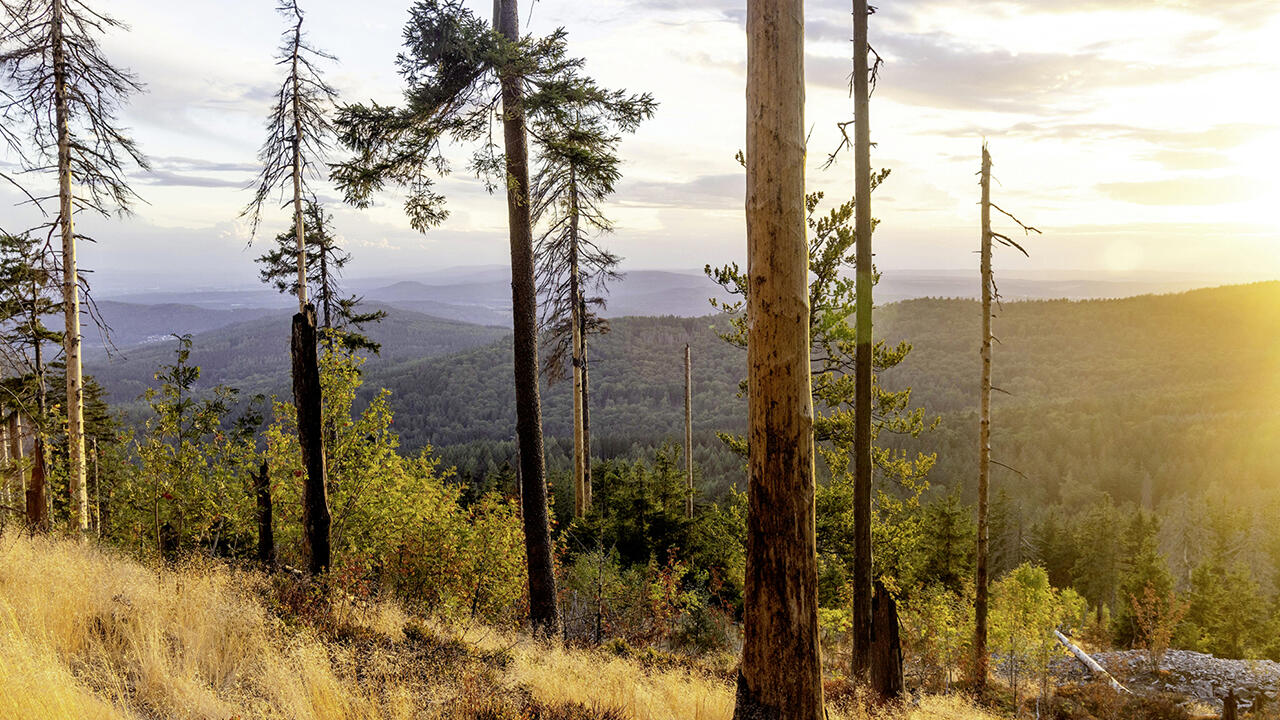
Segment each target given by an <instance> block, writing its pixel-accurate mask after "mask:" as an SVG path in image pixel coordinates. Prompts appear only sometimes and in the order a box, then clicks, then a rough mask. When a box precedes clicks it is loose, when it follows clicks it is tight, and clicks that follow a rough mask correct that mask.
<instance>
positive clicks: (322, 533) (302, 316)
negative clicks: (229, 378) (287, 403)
mask: <svg viewBox="0 0 1280 720" xmlns="http://www.w3.org/2000/svg"><path fill="white" fill-rule="evenodd" d="M316 340H317V337H316V308H315V306H314V305H311V304H309V303H308V304H307V306H306V309H305V310H304V311H303V312H300V313H298V314H296V315H294V316H293V341H292V344H291V350H292V355H293V404H294V407H295V408H297V411H298V444H299V445H300V446H301V448H302V464H303V467H304V468H305V470H304V475H303V479H302V527H303V544H304V547H305V548H306V554H307V569H308V570H309V571H310V572H311V574H312V575H319V574H321V573H324V572H325V571H327V570H328V569H329V523H330V517H329V494H328V489H327V486H326V482H325V466H324V433H323V430H322V428H321V424H322V419H321V414H320V362H319V359H318V358H317V356H316Z"/></svg>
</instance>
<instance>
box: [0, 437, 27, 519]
mask: <svg viewBox="0 0 1280 720" xmlns="http://www.w3.org/2000/svg"><path fill="white" fill-rule="evenodd" d="M11 438H12V433H10V432H9V425H8V423H7V422H6V423H3V424H0V473H3V479H0V505H3V506H4V513H5V515H9V514H10V512H11V510H10V508H11V507H12V498H11V497H10V496H11V494H12V493H11V490H12V489H13V487H14V486H15V485H17V484H18V473H19V472H20V468H21V467H22V466H21V465H20V464H18V463H17V462H12V463H11V462H10V457H9V447H10V446H11V445H12V443H13V440H12V439H11Z"/></svg>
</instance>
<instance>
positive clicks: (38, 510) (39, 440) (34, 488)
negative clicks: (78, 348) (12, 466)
mask: <svg viewBox="0 0 1280 720" xmlns="http://www.w3.org/2000/svg"><path fill="white" fill-rule="evenodd" d="M32 344H33V345H34V349H33V353H34V357H35V368H36V414H37V415H38V416H39V419H38V421H37V422H35V423H32V427H31V437H32V440H33V441H34V442H33V443H32V448H31V482H30V484H28V485H27V491H26V495H27V498H26V499H27V525H28V526H29V527H30V528H31V529H32V530H34V531H39V532H46V531H48V529H49V505H48V501H47V499H46V497H45V491H44V484H45V483H44V476H45V461H44V455H45V453H44V448H45V444H44V422H45V418H46V417H47V416H46V414H45V413H46V407H47V399H46V394H45V385H44V343H42V342H41V341H40V340H39V339H37V340H35V341H34V342H33V343H32ZM16 422H17V423H18V431H19V432H18V434H19V436H21V423H22V420H21V418H18V419H17V420H16Z"/></svg>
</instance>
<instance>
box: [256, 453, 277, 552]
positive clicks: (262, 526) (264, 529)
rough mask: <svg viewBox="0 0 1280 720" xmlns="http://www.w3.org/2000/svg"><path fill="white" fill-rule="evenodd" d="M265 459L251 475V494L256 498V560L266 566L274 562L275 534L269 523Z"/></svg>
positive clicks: (268, 494) (268, 477) (268, 491)
mask: <svg viewBox="0 0 1280 720" xmlns="http://www.w3.org/2000/svg"><path fill="white" fill-rule="evenodd" d="M270 471H271V469H270V466H268V465H267V461H266V460H263V461H262V467H261V468H260V469H259V470H258V472H257V474H255V475H254V476H253V494H254V497H255V498H256V500H257V505H258V512H257V520H258V562H260V563H262V564H263V565H264V566H266V567H268V568H272V567H275V564H276V536H275V530H274V528H273V527H272V523H271V476H270Z"/></svg>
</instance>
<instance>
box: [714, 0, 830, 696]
mask: <svg viewBox="0 0 1280 720" xmlns="http://www.w3.org/2000/svg"><path fill="white" fill-rule="evenodd" d="M746 156H747V198H746V215H747V264H748V268H747V271H748V277H749V283H750V288H751V293H750V297H749V304H748V308H747V313H748V317H749V318H750V330H749V335H748V341H747V363H748V375H747V397H748V404H749V420H750V431H749V447H750V458H749V469H750V474H749V483H750V484H749V491H748V496H749V497H748V521H747V558H746V576H745V583H744V588H743V645H742V665H741V669H740V670H739V673H738V691H737V703H736V707H735V709H734V718H736V719H737V720H756V719H765V718H768V719H770V720H783V719H785V720H818V719H819V718H822V717H823V706H822V657H821V655H822V650H821V647H820V645H819V643H818V596H817V552H816V540H815V535H814V475H813V398H812V395H811V387H810V380H809V288H808V267H809V266H808V259H809V255H808V244H807V242H806V239H805V205H804V162H805V138H804V3H803V0H749V2H748V3H747V153H746Z"/></svg>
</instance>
